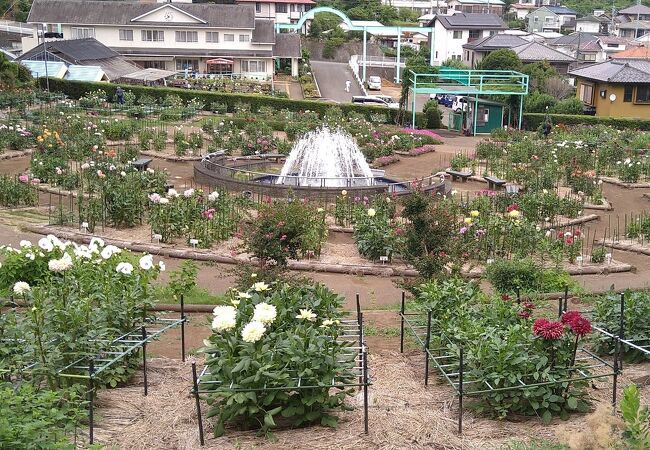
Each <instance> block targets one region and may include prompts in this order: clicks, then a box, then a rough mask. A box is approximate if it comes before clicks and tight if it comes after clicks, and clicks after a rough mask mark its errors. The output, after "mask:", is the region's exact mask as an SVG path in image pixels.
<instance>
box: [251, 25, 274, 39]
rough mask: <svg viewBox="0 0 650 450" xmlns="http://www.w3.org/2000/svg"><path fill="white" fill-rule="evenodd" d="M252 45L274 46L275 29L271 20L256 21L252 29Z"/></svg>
mask: <svg viewBox="0 0 650 450" xmlns="http://www.w3.org/2000/svg"><path fill="white" fill-rule="evenodd" d="M252 42H253V43H258V44H274V43H275V27H274V26H273V21H272V20H256V21H255V28H254V29H253V39H252Z"/></svg>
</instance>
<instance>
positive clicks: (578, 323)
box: [569, 316, 591, 337]
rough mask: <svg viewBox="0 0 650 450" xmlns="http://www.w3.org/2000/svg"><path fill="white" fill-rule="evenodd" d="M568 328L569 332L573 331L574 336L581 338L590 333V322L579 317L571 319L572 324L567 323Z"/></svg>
mask: <svg viewBox="0 0 650 450" xmlns="http://www.w3.org/2000/svg"><path fill="white" fill-rule="evenodd" d="M569 328H571V331H573V332H574V333H575V334H576V336H580V337H582V336H584V335H586V334H589V333H591V322H589V320H587V319H585V318H584V317H582V316H580V317H577V318H575V319H573V321H572V322H569Z"/></svg>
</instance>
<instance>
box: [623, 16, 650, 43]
mask: <svg viewBox="0 0 650 450" xmlns="http://www.w3.org/2000/svg"><path fill="white" fill-rule="evenodd" d="M646 34H650V20H636V19H634V20H632V21H630V22H625V23H621V24H619V25H618V35H619V36H620V37H624V38H630V39H636V38H639V37H641V36H645V35H646Z"/></svg>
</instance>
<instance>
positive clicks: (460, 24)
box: [432, 13, 508, 30]
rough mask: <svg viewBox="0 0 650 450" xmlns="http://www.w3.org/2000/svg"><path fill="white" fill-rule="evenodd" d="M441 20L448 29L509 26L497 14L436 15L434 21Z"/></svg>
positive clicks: (500, 28)
mask: <svg viewBox="0 0 650 450" xmlns="http://www.w3.org/2000/svg"><path fill="white" fill-rule="evenodd" d="M436 20H439V21H440V23H441V24H442V26H443V27H445V28H446V29H448V30H459V29H460V30H467V29H489V30H505V29H507V28H508V27H507V26H506V24H505V22H504V21H503V20H501V18H500V17H499V16H497V15H495V14H479V13H460V14H454V15H452V16H436V17H435V18H434V19H433V20H432V22H434V21H436Z"/></svg>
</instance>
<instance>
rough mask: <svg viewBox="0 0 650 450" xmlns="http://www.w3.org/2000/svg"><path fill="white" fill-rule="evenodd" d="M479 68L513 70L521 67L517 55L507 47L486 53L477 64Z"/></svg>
mask: <svg viewBox="0 0 650 450" xmlns="http://www.w3.org/2000/svg"><path fill="white" fill-rule="evenodd" d="M477 68H478V69H480V70H515V71H520V70H521V68H522V63H521V60H520V59H519V56H517V54H516V53H515V52H514V51H513V50H510V49H509V48H502V49H499V50H495V51H493V52H492V53H490V54H489V55H487V56H486V57H485V58H483V60H482V61H481V62H480V63H479V64H478V66H477Z"/></svg>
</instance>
